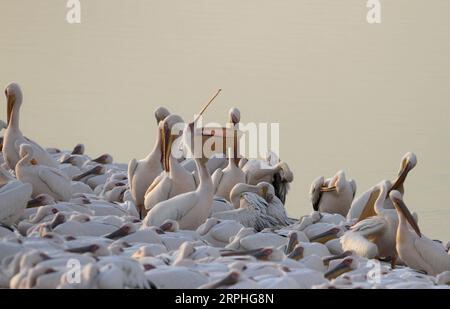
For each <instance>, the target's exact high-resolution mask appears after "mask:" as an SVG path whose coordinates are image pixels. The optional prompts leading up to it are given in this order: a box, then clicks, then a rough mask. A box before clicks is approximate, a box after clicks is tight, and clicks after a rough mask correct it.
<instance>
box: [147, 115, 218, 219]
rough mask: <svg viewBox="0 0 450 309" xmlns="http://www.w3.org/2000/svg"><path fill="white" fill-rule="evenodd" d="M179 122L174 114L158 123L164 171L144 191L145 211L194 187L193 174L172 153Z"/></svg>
mask: <svg viewBox="0 0 450 309" xmlns="http://www.w3.org/2000/svg"><path fill="white" fill-rule="evenodd" d="M181 124H183V119H181V117H180V116H178V115H175V114H172V115H170V116H168V117H167V118H166V119H164V120H163V121H162V122H161V124H160V125H161V127H162V130H163V132H162V136H163V145H164V150H163V157H164V158H163V159H164V160H163V165H164V172H163V173H161V174H160V175H159V176H158V177H156V179H155V180H154V181H153V183H152V184H151V185H150V187H148V189H147V192H146V193H145V200H144V205H145V210H146V211H149V210H151V209H152V208H153V207H154V206H155V205H157V204H158V203H160V202H163V201H166V200H168V199H170V198H172V197H175V196H177V195H179V194H182V193H186V192H190V191H194V190H195V188H196V181H195V178H194V177H193V175H192V174H191V173H189V172H188V171H186V170H185V169H184V168H183V167H181V165H180V164H179V163H178V160H177V159H176V158H175V157H174V156H173V155H172V145H173V143H174V140H175V139H176V138H178V137H179V136H180V133H181V132H180V131H181V130H182V128H181V127H179V126H180V125H181ZM177 128H178V129H179V130H180V131H179V130H177ZM175 131H178V132H175ZM208 215H209V213H208Z"/></svg>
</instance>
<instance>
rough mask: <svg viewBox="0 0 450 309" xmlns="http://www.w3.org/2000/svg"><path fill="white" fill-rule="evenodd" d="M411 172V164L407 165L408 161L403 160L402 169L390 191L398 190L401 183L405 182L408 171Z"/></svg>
mask: <svg viewBox="0 0 450 309" xmlns="http://www.w3.org/2000/svg"><path fill="white" fill-rule="evenodd" d="M410 170H411V164H410V163H409V160H408V159H405V160H403V162H402V168H401V169H400V172H399V173H398V177H397V179H396V180H395V182H394V184H393V185H392V187H391V190H390V191H392V190H398V189H399V188H400V187H401V186H402V185H403V183H404V182H405V179H406V176H408V173H409V171H410Z"/></svg>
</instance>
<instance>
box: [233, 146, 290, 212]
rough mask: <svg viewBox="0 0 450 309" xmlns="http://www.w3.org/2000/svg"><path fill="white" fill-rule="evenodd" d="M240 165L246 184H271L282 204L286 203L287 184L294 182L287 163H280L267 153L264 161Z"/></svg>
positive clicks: (271, 154) (273, 155)
mask: <svg viewBox="0 0 450 309" xmlns="http://www.w3.org/2000/svg"><path fill="white" fill-rule="evenodd" d="M241 162H246V161H245V160H241ZM240 165H241V168H242V170H243V171H244V173H245V174H246V179H247V183H248V184H251V185H256V184H258V183H260V182H262V181H265V182H268V183H271V184H272V185H273V187H274V188H275V194H276V196H277V197H278V198H279V199H280V200H281V201H282V202H283V204H284V203H285V202H286V195H287V192H288V190H289V183H291V182H292V181H293V180H294V174H293V173H292V171H291V169H290V168H289V166H288V165H287V163H285V162H281V161H280V160H279V159H278V157H277V156H276V155H275V154H274V153H273V152H269V153H268V155H267V158H266V161H261V160H255V159H254V160H249V161H247V162H246V163H242V164H240Z"/></svg>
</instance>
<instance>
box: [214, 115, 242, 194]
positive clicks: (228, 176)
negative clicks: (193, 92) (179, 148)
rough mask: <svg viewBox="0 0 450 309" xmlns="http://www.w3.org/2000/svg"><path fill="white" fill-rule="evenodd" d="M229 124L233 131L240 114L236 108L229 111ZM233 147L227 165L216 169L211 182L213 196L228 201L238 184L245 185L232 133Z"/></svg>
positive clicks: (236, 142)
mask: <svg viewBox="0 0 450 309" xmlns="http://www.w3.org/2000/svg"><path fill="white" fill-rule="evenodd" d="M229 117H230V120H229V123H230V125H231V126H232V128H233V129H234V128H235V127H236V126H237V125H238V124H239V122H240V119H241V114H240V112H239V110H238V109H237V108H232V109H231V110H230V111H229ZM234 133H235V134H234V136H233V139H234V141H233V147H232V148H231V149H230V154H231V155H230V156H229V158H228V165H227V166H226V167H225V168H224V169H217V170H216V171H215V172H214V174H213V175H212V180H213V184H214V188H215V192H214V193H215V195H217V196H219V197H222V198H224V199H226V200H228V201H230V192H231V189H233V187H234V186H235V185H236V184H238V183H245V182H246V178H245V173H244V172H243V171H242V170H241V169H240V168H239V166H238V165H239V157H238V149H237V148H238V136H237V132H234Z"/></svg>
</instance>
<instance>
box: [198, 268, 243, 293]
mask: <svg viewBox="0 0 450 309" xmlns="http://www.w3.org/2000/svg"><path fill="white" fill-rule="evenodd" d="M238 281H239V273H238V272H235V271H232V272H230V273H229V274H228V275H227V276H226V277H225V278H223V279H220V280H218V281H216V282H214V283H211V284H209V285H207V286H206V287H205V288H207V289H217V288H219V287H221V286H230V285H233V284H236V283H238Z"/></svg>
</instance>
